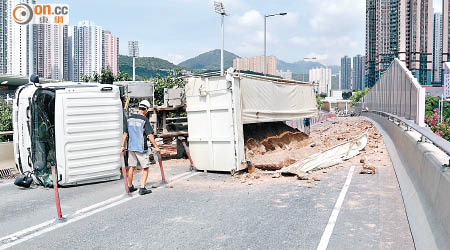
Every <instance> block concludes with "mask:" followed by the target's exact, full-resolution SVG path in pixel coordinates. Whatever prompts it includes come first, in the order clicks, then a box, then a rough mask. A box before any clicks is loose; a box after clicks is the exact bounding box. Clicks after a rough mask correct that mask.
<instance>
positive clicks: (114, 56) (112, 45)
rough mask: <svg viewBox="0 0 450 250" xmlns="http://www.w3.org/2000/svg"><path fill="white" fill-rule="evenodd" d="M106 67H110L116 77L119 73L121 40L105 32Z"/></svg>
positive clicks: (104, 51)
mask: <svg viewBox="0 0 450 250" xmlns="http://www.w3.org/2000/svg"><path fill="white" fill-rule="evenodd" d="M103 53H104V54H105V56H104V59H105V61H104V65H105V67H109V69H110V70H111V71H112V73H113V74H114V75H117V72H118V71H119V62H118V61H119V38H118V37H117V36H116V35H113V34H111V32H110V31H107V30H105V31H104V32H103Z"/></svg>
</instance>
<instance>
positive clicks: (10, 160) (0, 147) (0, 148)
mask: <svg viewBox="0 0 450 250" xmlns="http://www.w3.org/2000/svg"><path fill="white" fill-rule="evenodd" d="M9 168H10V169H14V171H16V163H15V162H14V146H13V143H12V142H0V170H1V169H9ZM16 172H17V171H16Z"/></svg>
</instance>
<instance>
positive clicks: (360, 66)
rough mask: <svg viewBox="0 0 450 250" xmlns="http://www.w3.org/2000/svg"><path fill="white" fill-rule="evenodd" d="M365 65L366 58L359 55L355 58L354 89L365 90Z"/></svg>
mask: <svg viewBox="0 0 450 250" xmlns="http://www.w3.org/2000/svg"><path fill="white" fill-rule="evenodd" d="M364 65H365V60H364V56H362V55H357V56H355V57H353V71H352V72H353V73H352V89H365V81H364V75H365V71H364V67H365V66H364Z"/></svg>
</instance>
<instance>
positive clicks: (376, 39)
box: [365, 0, 447, 87]
mask: <svg viewBox="0 0 450 250" xmlns="http://www.w3.org/2000/svg"><path fill="white" fill-rule="evenodd" d="M445 1H447V0H445ZM432 23H433V1H432V0H366V66H365V70H366V76H367V84H368V86H369V87H371V86H373V85H374V84H375V82H376V81H377V80H378V78H379V77H380V76H381V74H382V73H383V72H384V71H385V70H386V69H387V68H388V67H389V65H390V64H391V62H392V60H393V59H394V58H399V59H400V60H401V61H403V62H404V63H405V64H406V66H407V67H408V69H409V70H410V71H411V72H412V74H413V75H414V76H415V77H416V78H417V79H418V81H419V82H420V83H421V84H423V85H428V84H430V83H431V78H432V77H431V76H432V50H433V40H432V36H433V32H432Z"/></svg>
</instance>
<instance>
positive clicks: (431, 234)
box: [363, 113, 450, 249]
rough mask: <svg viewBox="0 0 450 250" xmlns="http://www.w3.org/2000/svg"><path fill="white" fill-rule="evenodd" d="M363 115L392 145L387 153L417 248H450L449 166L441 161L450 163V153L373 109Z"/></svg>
mask: <svg viewBox="0 0 450 250" xmlns="http://www.w3.org/2000/svg"><path fill="white" fill-rule="evenodd" d="M363 115H364V116H366V117H368V118H370V119H372V120H374V121H376V122H377V123H378V124H379V125H380V126H381V127H382V129H383V130H384V131H385V132H386V133H387V134H388V135H389V136H390V139H391V140H392V143H393V144H394V147H395V149H394V150H390V151H389V153H390V154H391V158H392V159H393V163H394V167H395V170H396V174H397V178H398V180H399V184H400V188H401V190H402V196H403V200H404V203H405V208H406V212H407V215H408V220H409V221H410V227H411V232H412V234H413V237H414V241H415V244H416V249H449V246H450V169H448V168H444V167H443V165H444V164H448V163H449V158H450V157H449V156H447V155H446V154H445V153H444V152H443V151H441V150H439V149H438V148H437V147H435V146H434V145H432V144H431V143H427V142H418V141H420V138H421V135H420V134H419V133H417V132H414V131H405V129H404V128H401V127H399V126H397V125H396V124H394V123H393V122H392V121H389V120H388V119H387V118H386V117H382V116H379V115H377V114H373V113H363ZM385 141H386V138H385ZM386 144H387V143H386ZM387 146H388V145H387ZM388 149H389V147H388ZM391 151H396V152H394V153H395V154H397V153H398V158H400V159H399V161H398V163H397V164H396V162H395V159H394V158H395V155H393V152H391Z"/></svg>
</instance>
